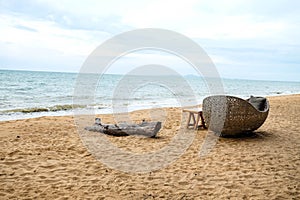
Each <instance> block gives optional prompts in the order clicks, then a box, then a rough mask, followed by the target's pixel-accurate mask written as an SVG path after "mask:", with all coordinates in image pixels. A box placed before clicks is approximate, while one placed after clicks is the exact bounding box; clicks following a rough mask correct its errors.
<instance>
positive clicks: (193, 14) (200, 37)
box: [0, 0, 300, 78]
mask: <svg viewBox="0 0 300 200" xmlns="http://www.w3.org/2000/svg"><path fill="white" fill-rule="evenodd" d="M297 4H299V3H297V1H283V0H278V1H275V2H273V1H272V2H269V1H258V0H253V1H239V0H228V1H221V0H210V1H206V0H199V1H196V0H185V1H170V0H166V1H160V0H152V1H138V0H129V1H117V0H112V1H98V0H90V1H85V2H82V1H79V0H78V1H77V0H61V1H51V0H28V1H14V0H6V1H5V0H4V1H0V13H1V14H0V29H1V37H0V49H1V52H0V57H2V58H3V57H5V58H6V59H5V60H6V62H5V63H4V64H5V65H6V64H7V63H10V65H11V66H14V65H19V63H21V62H22V61H26V62H27V63H26V65H28V66H29V67H30V66H33V65H34V64H33V63H35V61H38V62H39V64H35V66H38V65H40V66H43V65H47V66H51V64H53V65H59V63H63V65H64V66H67V65H68V63H69V65H72V66H73V65H76V63H75V62H74V60H76V62H77V65H78V66H80V65H81V64H82V63H78V62H80V61H83V60H84V58H85V57H86V56H88V54H89V53H90V52H91V51H92V50H94V49H95V48H96V47H97V46H98V45H100V44H101V43H102V42H103V41H104V40H106V39H108V38H110V37H112V36H113V35H115V34H118V33H121V32H123V31H128V30H132V29H135V28H163V29H170V30H173V31H176V32H179V33H182V34H184V35H186V36H188V37H191V39H193V40H196V41H197V42H198V43H199V44H200V45H201V46H204V47H205V50H206V51H207V52H208V53H209V54H210V55H211V57H212V58H213V60H214V62H215V63H216V65H217V66H218V67H219V68H222V69H225V68H226V70H224V71H226V74H230V71H231V70H233V71H234V72H236V73H237V74H238V69H239V67H238V66H244V65H243V63H249V62H250V61H251V64H252V66H253V67H256V68H257V69H260V67H261V66H264V67H265V68H267V69H268V70H270V67H271V66H272V65H276V66H278V69H279V68H281V69H282V73H285V72H284V67H286V68H287V67H288V66H289V65H288V64H289V63H297V64H299V63H300V60H299V56H296V55H299V53H300V50H299V45H300V42H299V39H298V37H299V35H300V28H299V27H300V22H299V20H298V19H299V13H300V7H299V6H298V5H297ZM274 49H276V51H273V50H274ZM42 54H43V55H42ZM36 55H39V59H38V58H36ZM49 56H51V58H50V59H47V57H49ZM164 56H165V57H164V58H162V57H160V56H155V55H146V57H144V61H147V62H148V61H149V62H150V61H151V60H155V61H157V62H161V63H162V64H163V63H166V64H171V65H173V66H177V69H178V70H181V71H184V70H182V68H181V67H180V66H181V65H180V64H178V63H179V62H177V61H174V60H168V59H169V58H168V57H167V56H166V55H164ZM25 57H26V58H25ZM79 57H80V60H78V58H79ZM133 58H134V59H138V60H143V59H141V58H140V57H139V56H135V57H133ZM2 60H3V59H2ZM17 60H19V62H18V63H17V62H16V61H17ZM129 60H131V61H129ZM249 60H250V61H249ZM125 61H126V62H128V65H129V64H132V59H125V60H124V66H126V63H125ZM279 61H280V62H279ZM281 61H284V62H281ZM0 64H1V65H3V61H2V63H0ZM158 64H159V63H158ZM296 66H297V65H296V64H293V67H294V68H295V67H296ZM56 69H58V68H56ZM59 70H63V67H62V68H59ZM240 70H241V71H242V69H240ZM266 71H267V70H266ZM249 76H250V73H249ZM253 76H254V75H253ZM250 78H251V77H250Z"/></svg>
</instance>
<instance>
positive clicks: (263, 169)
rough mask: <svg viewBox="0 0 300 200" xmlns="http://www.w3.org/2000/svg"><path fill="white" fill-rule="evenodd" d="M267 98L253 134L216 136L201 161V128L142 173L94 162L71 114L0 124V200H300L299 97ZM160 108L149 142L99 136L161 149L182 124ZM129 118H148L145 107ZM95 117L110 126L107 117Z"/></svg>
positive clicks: (176, 114)
mask: <svg viewBox="0 0 300 200" xmlns="http://www.w3.org/2000/svg"><path fill="white" fill-rule="evenodd" d="M268 99H269V101H270V113H269V116H268V118H267V120H266V122H265V124H264V125H263V126H262V127H261V128H260V129H258V130H257V131H256V132H255V133H256V134H254V135H252V136H249V137H243V138H219V140H218V142H217V144H216V145H215V146H214V148H213V149H212V150H211V152H210V153H209V154H207V155H206V156H204V157H201V158H200V157H199V149H200V147H201V144H202V143H203V141H204V139H205V137H206V135H207V134H208V131H207V130H203V129H200V130H198V131H197V132H196V134H195V138H194V140H193V143H192V145H191V146H190V147H189V148H188V149H187V150H186V151H185V153H184V154H183V155H182V156H181V157H180V158H179V159H178V160H177V161H176V162H174V163H172V164H170V165H169V166H167V167H165V168H162V169H159V170H157V171H153V172H148V173H125V172H122V171H119V170H114V169H111V168H109V167H108V166H106V165H105V164H103V163H101V162H100V161H98V160H97V159H96V158H95V157H94V156H93V155H92V154H91V153H90V152H89V151H88V150H87V149H86V148H85V146H84V145H83V143H82V141H81V139H80V137H79V134H78V131H77V127H76V126H75V124H74V119H73V117H71V116H64V117H40V118H34V119H25V120H16V121H5V122H0V127H1V129H0V138H1V140H0V144H1V145H0V146H1V150H0V199H29V198H32V199H68V198H70V199H89V198H91V199H159V198H161V199H231V198H232V199H300V128H299V125H300V115H299V114H300V95H289V96H276V97H269V98H268ZM165 113H166V114H167V119H166V120H165V121H164V123H163V127H162V129H161V131H160V132H159V133H158V137H157V138H155V139H153V138H140V137H135V136H128V137H114V136H106V137H107V139H108V140H109V141H110V142H111V143H113V144H114V145H116V146H117V147H119V148H120V149H123V150H124V151H131V152H135V153H147V152H150V151H154V150H157V149H160V148H163V147H164V146H165V145H167V144H169V142H170V141H171V139H172V138H173V137H174V135H175V133H176V131H177V130H178V128H179V126H180V122H181V110H180V109H178V108H168V109H166V110H165ZM131 116H132V118H133V119H134V120H135V121H140V120H142V119H146V120H147V119H149V110H148V111H135V112H133V113H132V114H131ZM100 117H101V118H102V120H103V121H104V122H105V123H113V117H112V116H111V115H101V116H100ZM186 118H187V116H185V118H184V119H183V120H186ZM87 125H90V124H87ZM93 134H95V133H93ZM97 134H98V133H97ZM97 134H95V137H97ZM99 134H100V133H99Z"/></svg>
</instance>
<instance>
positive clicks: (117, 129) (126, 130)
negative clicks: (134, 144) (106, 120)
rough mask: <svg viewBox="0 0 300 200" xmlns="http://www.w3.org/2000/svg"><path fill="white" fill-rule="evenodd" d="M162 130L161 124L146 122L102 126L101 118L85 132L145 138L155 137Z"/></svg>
mask: <svg viewBox="0 0 300 200" xmlns="http://www.w3.org/2000/svg"><path fill="white" fill-rule="evenodd" d="M160 128H161V122H146V121H143V122H142V123H140V124H128V123H119V124H102V123H101V119H100V118H96V120H95V124H94V125H93V126H88V127H85V130H88V131H96V132H100V133H104V134H108V135H114V136H128V135H140V136H145V137H155V136H156V134H157V132H158V131H159V130H160Z"/></svg>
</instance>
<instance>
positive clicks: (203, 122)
mask: <svg viewBox="0 0 300 200" xmlns="http://www.w3.org/2000/svg"><path fill="white" fill-rule="evenodd" d="M200 117H201V123H202V126H203V128H205V129H206V126H205V121H204V118H203V114H202V113H201V114H200Z"/></svg>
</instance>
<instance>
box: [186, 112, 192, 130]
mask: <svg viewBox="0 0 300 200" xmlns="http://www.w3.org/2000/svg"><path fill="white" fill-rule="evenodd" d="M190 121H191V113H189V118H188V120H187V124H186V128H188V127H189V126H190Z"/></svg>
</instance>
